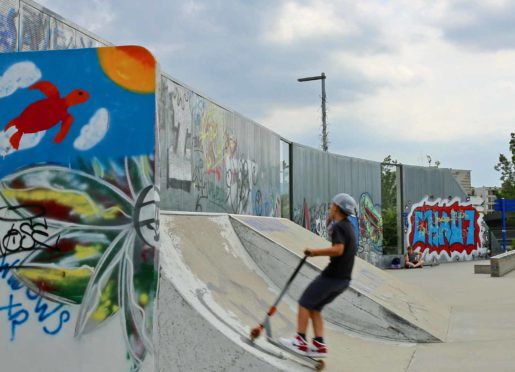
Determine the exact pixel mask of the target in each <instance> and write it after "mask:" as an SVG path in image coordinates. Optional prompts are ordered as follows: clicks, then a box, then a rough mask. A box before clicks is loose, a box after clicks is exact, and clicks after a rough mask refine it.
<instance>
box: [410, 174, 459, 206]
mask: <svg viewBox="0 0 515 372" xmlns="http://www.w3.org/2000/svg"><path fill="white" fill-rule="evenodd" d="M402 174H403V203H404V207H405V208H406V207H407V208H408V209H409V206H410V205H411V204H414V203H417V202H419V201H420V200H422V199H423V198H424V197H426V196H432V197H433V198H449V197H450V198H451V199H452V198H453V197H456V196H457V197H459V198H461V199H465V198H466V197H467V194H465V192H464V191H463V189H462V188H461V186H460V185H459V183H458V182H457V181H456V179H455V178H454V177H453V176H452V173H451V170H450V169H446V168H430V167H418V166H413V165H403V166H402Z"/></svg>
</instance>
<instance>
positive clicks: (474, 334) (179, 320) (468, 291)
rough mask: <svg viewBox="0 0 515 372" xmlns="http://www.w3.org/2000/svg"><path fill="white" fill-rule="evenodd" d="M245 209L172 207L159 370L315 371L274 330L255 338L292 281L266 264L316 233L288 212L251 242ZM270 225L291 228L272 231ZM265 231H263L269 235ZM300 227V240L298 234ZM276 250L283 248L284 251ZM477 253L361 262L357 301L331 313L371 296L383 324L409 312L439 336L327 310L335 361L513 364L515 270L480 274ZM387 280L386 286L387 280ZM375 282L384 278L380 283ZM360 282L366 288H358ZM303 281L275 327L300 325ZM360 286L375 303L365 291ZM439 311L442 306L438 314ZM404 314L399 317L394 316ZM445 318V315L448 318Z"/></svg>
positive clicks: (395, 366)
mask: <svg viewBox="0 0 515 372" xmlns="http://www.w3.org/2000/svg"><path fill="white" fill-rule="evenodd" d="M237 219H238V217H234V218H233V217H229V216H227V215H225V216H223V215H212V216H209V215H195V214H192V215H187V214H185V215H180V214H179V215H177V214H171V215H162V218H161V236H162V248H161V250H162V254H161V257H162V258H161V285H160V286H161V288H160V296H159V298H160V299H159V308H160V310H159V326H158V333H159V341H158V343H159V352H158V358H159V365H160V366H161V368H160V370H163V371H164V370H180V371H199V370H206V371H208V370H209V371H242V370H245V371H279V370H282V371H309V370H313V365H310V364H309V363H306V362H305V361H303V360H300V359H298V358H296V357H295V356H293V355H291V354H289V353H286V352H284V351H281V350H279V349H277V348H276V347H274V346H273V345H271V344H270V343H268V342H267V341H266V338H265V337H263V336H262V337H260V338H259V339H258V340H257V342H256V343H254V344H253V343H251V342H249V341H248V337H247V335H248V334H249V330H250V328H251V327H253V326H255V325H256V324H257V323H258V322H259V321H261V320H262V318H263V316H264V313H265V311H266V310H267V308H268V306H269V305H270V304H271V303H272V302H273V300H274V299H275V298H276V296H277V294H278V293H279V291H280V287H281V284H279V283H283V281H282V280H281V279H280V276H276V275H275V272H278V271H280V270H281V269H280V268H279V267H277V266H273V270H269V271H267V265H275V262H276V261H277V259H278V257H279V258H281V259H282V260H283V261H282V262H283V263H285V262H286V261H285V260H286V259H287V257H289V256H288V255H291V260H292V261H291V262H290V263H291V264H294V262H298V256H296V255H295V254H294V253H295V251H296V250H297V251H298V250H299V247H300V245H302V243H303V241H305V240H306V239H308V237H306V236H305V234H306V232H305V230H301V229H299V227H298V226H297V225H294V224H293V223H291V222H290V221H287V220H282V219H273V220H272V221H270V220H268V221H266V220H259V221H258V220H256V221H255V222H256V223H254V227H256V229H255V231H254V232H255V234H254V235H255V236H254V237H253V238H252V239H253V241H254V242H256V244H255V245H254V246H253V245H252V244H249V242H248V241H247V242H246V239H247V238H248V235H249V232H248V231H247V232H245V231H246V230H245V229H244V228H243V225H241V222H245V221H244V219H241V218H240V219H239V222H240V223H238V221H237ZM246 222H247V223H249V220H248V219H247V221H246ZM250 222H252V221H250ZM257 222H259V223H257ZM235 226H238V227H237V228H235ZM249 226H250V225H246V227H245V228H248V227H249ZM270 226H272V227H276V228H279V227H281V226H282V227H281V228H280V229H278V230H270V229H268V228H269V227H270ZM242 228H243V229H242ZM267 229H268V230H267ZM267 231H268V232H267ZM258 233H259V234H261V235H262V238H259V239H258V235H259V234H258ZM242 234H245V236H243V235H242ZM271 237H274V239H275V240H274V239H272V238H271ZM296 237H297V238H298V239H297V240H298V241H299V242H300V245H299V246H293V245H292V244H290V243H289V242H290V241H295V238H296ZM301 237H302V239H304V240H302V239H300V238H301ZM260 239H261V240H260ZM309 239H310V245H311V246H312V245H313V244H325V243H324V242H323V241H322V240H320V239H321V238H319V237H316V236H313V237H309ZM278 241H282V243H283V244H282V245H280V244H279V243H278ZM267 242H268V243H273V244H275V248H274V246H272V249H276V250H277V251H274V250H272V251H269V252H266V254H264V255H263V254H262V252H258V253H256V252H255V250H258V251H260V250H261V248H260V247H264V246H266V245H267V244H268V243H267ZM317 242H318V243H317ZM275 253H280V254H278V255H277V257H274V254H275ZM281 254H283V255H282V256H281ZM285 254H286V255H285ZM260 255H261V256H260ZM259 257H261V258H259ZM257 258H259V259H257ZM274 260H276V261H274ZM277 262H279V261H277ZM477 262H478V261H475V262H464V263H452V264H442V265H439V266H434V267H426V268H423V269H417V270H386V271H380V270H378V269H375V268H373V267H370V265H368V264H367V263H366V262H363V261H360V262H359V264H358V265H357V268H358V269H357V270H356V275H355V277H354V279H353V281H354V282H355V284H354V288H351V289H349V290H348V291H347V292H346V294H345V296H344V297H347V299H348V300H349V301H348V302H347V303H343V302H342V303H340V304H336V302H335V304H336V305H335V306H336V307H335V308H333V315H331V314H330V312H328V313H327V317H331V316H334V314H336V313H338V311H339V312H345V311H348V312H352V311H354V310H353V308H354V309H355V311H356V312H358V311H360V309H359V308H360V307H363V306H364V305H367V306H372V307H371V308H369V309H368V310H370V309H373V312H374V314H376V315H377V314H379V315H380V316H376V317H375V318H374V317H369V318H363V319H368V321H370V322H371V324H372V326H373V322H374V321H377V327H382V326H383V323H381V322H382V321H383V320H388V322H391V324H392V325H394V326H396V327H397V326H399V324H400V325H402V323H403V322H404V323H409V324H410V327H411V328H406V329H407V330H408V331H409V332H414V333H413V334H412V335H414V336H413V337H422V339H423V338H424V337H426V335H427V334H433V335H436V336H437V338H438V339H439V341H437V342H432V341H424V342H406V341H395V340H386V339H384V337H383V338H381V337H374V336H371V334H370V333H368V334H364V333H366V332H368V331H367V329H366V328H363V329H361V330H360V328H359V327H357V328H356V327H352V324H348V320H349V319H351V321H359V318H352V317H351V318H345V317H342V318H339V317H338V316H337V315H338V314H336V316H335V318H334V319H336V320H337V321H336V322H331V321H328V322H327V327H326V328H327V334H326V338H327V340H328V344H329V347H330V357H329V358H327V368H326V370H327V371H410V372H412V371H485V370H492V371H514V370H515V357H514V356H513V355H514V354H513V351H512V350H513V345H514V344H515V325H514V324H515V322H513V321H512V319H513V314H514V313H515V296H514V295H513V294H514V293H515V272H513V273H510V274H508V275H506V276H504V277H501V278H491V277H490V276H489V275H480V274H474V268H473V265H474V263H477ZM367 265H368V266H367ZM271 267H272V266H271ZM313 267H315V266H312V267H305V268H303V271H302V272H303V275H307V274H308V272H309V270H316V267H315V269H313ZM283 271H285V275H288V274H289V273H290V272H291V270H290V269H289V268H285V269H283ZM363 274H366V275H365V276H364V275H363ZM278 278H279V279H278ZM300 280H307V278H304V279H302V278H299V281H300ZM385 282H386V283H387V285H381V283H385ZM370 283H376V285H375V286H373V287H370ZM352 291H354V292H355V294H356V293H357V295H358V296H357V297H352V296H353V295H352V293H351V292H352ZM293 292H294V291H290V292H289V293H288V296H286V298H285V300H284V301H283V303H282V304H281V305H280V306H279V310H278V314H277V315H275V316H274V317H273V321H272V323H273V331H274V336H276V337H277V336H283V335H286V336H290V335H292V334H293V333H294V331H295V319H296V303H295V302H296V297H297V293H293ZM406 296H407V297H406ZM358 297H359V298H366V299H367V301H368V302H367V301H364V302H359V301H358V300H356V298H358ZM411 297H412V298H413V301H411V300H410V298H411ZM386 302H391V304H390V305H391V306H388V305H389V304H387V303H386ZM403 303H405V304H406V308H408V309H409V310H408V311H406V310H405V307H403V305H402V304H403ZM361 310H362V309H361ZM365 310H367V309H365ZM433 311H436V312H440V314H436V315H437V316H436V315H435V316H434V317H432V316H431V315H432V314H431V312H433ZM384 314H390V315H391V314H393V315H394V316H387V317H384ZM343 315H345V314H343ZM382 316H383V317H382ZM396 318H398V320H399V322H398V323H399V324H397V323H394V321H395V319H396ZM329 320H331V319H329ZM438 321H440V322H442V323H444V324H441V325H438V324H437V323H436V322H438ZM346 322H347V323H346ZM370 329H371V330H372V331H374V332H375V331H377V330H375V329H373V327H372V328H370ZM419 331H420V332H419ZM426 331H427V332H426ZM416 332H419V333H416ZM377 334H379V332H378V333H377ZM417 334H418V335H419V336H416V335H417Z"/></svg>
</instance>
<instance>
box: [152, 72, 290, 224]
mask: <svg viewBox="0 0 515 372" xmlns="http://www.w3.org/2000/svg"><path fill="white" fill-rule="evenodd" d="M160 96H161V100H160V106H159V107H160V117H161V121H160V130H161V132H160V136H161V141H162V144H163V146H162V149H161V156H162V159H163V163H162V164H161V168H162V169H163V170H165V172H163V176H165V177H164V178H163V179H162V184H161V185H162V194H161V197H162V200H161V201H162V207H163V209H173V210H188V211H197V212H228V213H237V214H253V215H258V216H280V213H281V199H280V194H279V191H280V190H279V173H280V172H279V163H280V159H279V136H277V135H275V134H273V133H272V132H270V131H268V130H267V129H265V128H263V127H260V126H258V125H256V124H255V123H252V122H250V121H249V120H246V119H243V118H242V117H241V116H239V115H237V114H235V113H233V112H231V111H228V110H226V109H224V108H222V107H220V106H218V105H217V104H215V103H214V102H212V101H210V100H208V99H205V98H203V97H201V96H200V95H198V94H196V93H194V92H193V91H191V90H189V89H187V88H184V87H182V86H181V85H179V84H177V83H175V82H173V81H172V80H170V79H167V78H166V77H163V78H162V80H161V95H160ZM265 149H266V150H265Z"/></svg>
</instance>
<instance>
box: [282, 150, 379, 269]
mask: <svg viewBox="0 0 515 372" xmlns="http://www.w3.org/2000/svg"><path fill="white" fill-rule="evenodd" d="M292 167H293V220H294V221H295V222H296V223H298V224H299V225H302V226H304V227H306V228H307V229H309V230H311V231H313V232H315V233H316V234H318V235H321V236H323V237H326V238H327V228H326V219H327V212H328V208H329V203H330V201H331V198H332V197H333V196H334V195H335V194H337V193H340V192H345V193H347V194H350V195H351V196H353V197H354V199H355V200H356V202H357V203H358V204H359V208H358V211H357V218H356V219H352V221H353V223H354V225H355V229H356V234H357V235H358V241H359V249H358V255H359V256H360V257H362V258H364V259H366V260H368V261H369V262H372V263H374V264H379V263H380V262H379V258H380V256H381V254H382V232H383V227H382V218H381V208H380V202H381V164H380V163H377V162H373V161H369V160H363V159H356V158H351V157H346V156H340V155H334V154H329V153H324V152H322V151H320V150H316V149H312V148H309V147H305V146H302V145H297V144H294V145H293V159H292Z"/></svg>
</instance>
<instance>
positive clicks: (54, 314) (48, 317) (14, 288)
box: [0, 257, 71, 341]
mask: <svg viewBox="0 0 515 372" xmlns="http://www.w3.org/2000/svg"><path fill="white" fill-rule="evenodd" d="M19 262H20V260H14V261H13V262H12V263H8V262H7V261H6V258H5V257H2V259H1V261H0V278H1V279H3V280H5V282H6V283H7V286H8V287H9V289H10V290H11V292H12V293H10V294H9V299H8V300H7V303H6V304H5V305H3V306H2V304H0V313H3V312H5V313H6V314H7V320H8V321H9V322H10V330H11V336H10V340H11V341H14V340H15V339H16V329H17V328H18V327H20V326H22V325H23V324H25V323H26V322H27V321H29V319H30V318H31V317H30V315H31V314H34V315H35V320H36V321H37V322H38V323H40V324H42V327H41V328H42V330H43V332H44V333H45V334H48V335H56V334H58V333H59V332H60V331H61V329H62V328H63V326H64V324H66V323H68V322H69V321H70V320H71V314H70V312H69V311H68V310H66V309H63V308H64V306H65V305H63V304H59V305H56V306H54V307H53V308H51V305H50V304H49V303H48V302H47V301H46V300H44V299H43V297H41V296H40V295H39V294H37V293H35V292H33V291H32V290H30V289H29V288H25V287H24V286H23V285H22V284H21V283H20V281H19V280H18V279H17V278H16V277H15V276H14V275H12V274H9V273H10V271H11V270H12V269H15V268H21V267H22V266H20V265H18V263H19ZM23 288H25V291H24V293H25V296H24V298H25V299H26V300H28V301H29V303H32V304H33V305H34V306H33V307H31V306H28V305H26V304H24V303H22V302H20V301H19V300H17V301H15V297H14V293H16V292H19V291H21V290H23ZM49 322H53V323H55V325H53V326H52V325H51V324H49Z"/></svg>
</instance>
